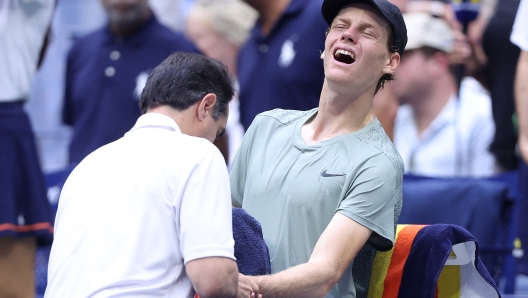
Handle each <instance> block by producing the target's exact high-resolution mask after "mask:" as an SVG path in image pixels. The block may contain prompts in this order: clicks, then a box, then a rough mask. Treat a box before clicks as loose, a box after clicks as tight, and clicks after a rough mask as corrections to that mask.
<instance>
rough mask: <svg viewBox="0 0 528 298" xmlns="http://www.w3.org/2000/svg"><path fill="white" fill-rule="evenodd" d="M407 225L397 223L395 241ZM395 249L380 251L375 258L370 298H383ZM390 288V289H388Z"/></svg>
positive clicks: (369, 292) (369, 291)
mask: <svg viewBox="0 0 528 298" xmlns="http://www.w3.org/2000/svg"><path fill="white" fill-rule="evenodd" d="M406 226H407V225H397V226H396V235H394V239H395V242H396V241H398V235H399V234H400V231H401V230H403V228H405V227H406ZM393 252H394V249H391V250H389V251H378V252H376V257H375V258H374V264H373V265H372V273H371V278H370V284H369V290H368V298H381V297H382V296H383V291H384V281H385V277H386V276H387V271H388V269H389V265H390V261H391V258H392V253H393ZM388 290H389V289H388Z"/></svg>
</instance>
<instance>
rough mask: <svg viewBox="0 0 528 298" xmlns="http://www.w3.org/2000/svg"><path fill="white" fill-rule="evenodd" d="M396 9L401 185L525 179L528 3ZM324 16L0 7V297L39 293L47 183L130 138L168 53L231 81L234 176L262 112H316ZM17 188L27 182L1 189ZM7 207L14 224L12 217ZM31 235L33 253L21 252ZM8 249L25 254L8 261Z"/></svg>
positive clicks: (395, 124)
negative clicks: (521, 14)
mask: <svg viewBox="0 0 528 298" xmlns="http://www.w3.org/2000/svg"><path fill="white" fill-rule="evenodd" d="M522 1H524V2H522ZM391 2H393V3H395V4H396V5H398V6H399V8H400V10H401V11H402V12H404V13H405V14H404V18H405V21H406V24H407V29H408V35H409V40H410V42H409V43H408V44H407V47H406V49H405V52H404V54H403V56H402V61H401V64H400V67H399V68H398V69H397V71H396V79H395V80H394V81H391V82H387V83H386V84H385V86H384V88H383V89H382V90H381V91H380V92H378V93H377V94H376V95H375V96H374V100H373V104H374V108H375V111H376V116H377V117H378V119H379V120H380V122H381V124H382V126H383V128H384V129H385V131H386V133H387V135H388V136H389V137H390V138H391V139H392V141H393V142H394V144H395V146H396V148H397V150H398V152H399V153H400V155H401V157H402V159H403V161H404V165H405V173H406V174H412V175H421V176H433V177H474V178H481V177H491V176H495V175H500V174H503V173H506V172H510V171H519V172H522V173H526V163H525V162H527V161H528V158H526V154H524V158H525V159H524V162H523V159H522V157H521V151H522V149H523V148H520V149H521V151H520V149H519V146H518V145H517V144H518V141H517V140H518V138H519V132H523V130H522V128H521V129H519V127H518V125H519V124H520V123H523V121H526V119H524V118H522V115H518V114H519V113H516V109H515V107H516V102H515V90H516V89H515V82H516V71H517V69H518V61H519V56H521V57H523V55H524V54H521V55H520V53H522V52H524V53H525V52H526V50H527V48H524V49H523V51H521V50H520V49H519V46H518V45H516V44H514V43H512V42H511V41H510V32H511V31H512V27H513V26H514V21H515V17H516V14H517V8H518V7H519V3H524V6H528V3H527V2H528V1H527V0H521V1H519V0H487V1H482V3H481V4H480V7H479V11H478V14H475V15H472V16H469V17H468V16H467V15H462V16H461V15H460V14H458V15H457V12H459V11H457V7H456V5H452V4H451V3H449V1H447V2H442V1H427V0H409V1H406V0H394V1H391ZM321 3H322V1H320V0H277V1H271V0H246V1H242V0H150V1H148V0H133V1H132V0H130V1H119V0H82V1H81V0H55V1H54V0H25V1H22V0H0V52H1V53H0V107H1V106H2V105H3V106H4V107H3V108H0V133H1V134H0V143H2V144H0V146H1V147H0V148H2V149H0V155H5V156H4V157H0V161H1V162H2V164H0V175H3V176H1V179H2V181H0V186H2V187H5V188H4V189H9V190H10V191H9V192H10V193H9V194H7V193H6V192H4V191H2V192H4V194H0V206H2V207H3V208H4V210H2V211H0V214H2V216H4V215H5V217H6V218H7V217H9V218H10V221H6V220H5V219H4V218H3V217H0V237H2V238H0V297H1V296H2V293H3V292H2V291H3V289H10V290H12V291H13V293H24V291H25V292H26V294H24V295H28V294H27V291H28V290H27V289H28V287H29V289H30V291H29V292H30V293H33V292H34V290H32V287H34V285H32V283H33V281H31V278H29V277H31V276H32V274H33V272H32V269H31V266H32V263H31V262H32V261H31V260H32V257H31V256H32V255H33V254H34V251H35V247H36V246H38V245H49V243H50V242H51V237H52V236H51V234H52V231H53V229H52V227H51V226H49V225H39V224H41V223H49V224H50V225H51V223H52V222H53V219H52V215H51V212H50V211H49V210H48V209H46V208H47V207H44V206H45V203H43V201H44V202H45V201H47V200H46V193H45V179H44V177H45V175H47V174H50V173H54V172H57V171H61V170H63V169H65V168H68V167H72V166H75V165H76V164H78V163H79V162H80V161H81V160H82V159H83V158H85V157H86V156H87V155H89V154H90V153H91V152H92V151H94V150H95V149H97V148H99V147H101V146H103V145H105V144H108V143H111V142H113V141H115V140H117V139H119V138H120V137H121V136H122V135H123V134H125V133H126V132H127V131H128V130H130V128H131V127H132V126H133V125H134V122H135V120H136V119H137V118H138V117H139V115H140V112H141V111H140V109H139V105H138V103H139V97H140V95H141V92H142V90H143V87H144V85H145V82H146V80H147V77H148V75H149V73H150V72H151V71H152V70H153V69H154V67H156V66H157V65H158V64H159V63H160V62H162V61H163V60H164V59H165V58H166V57H167V56H169V55H170V54H171V53H172V52H175V51H185V52H194V53H201V54H203V55H207V56H209V57H212V58H215V59H218V60H219V61H221V62H223V63H224V64H225V65H226V66H227V68H228V70H229V72H230V75H231V76H232V79H233V81H234V82H235V89H236V93H235V97H234V100H233V101H232V102H231V103H230V108H229V118H228V122H227V127H226V133H225V135H224V136H223V137H222V138H220V139H218V140H217V141H216V142H215V144H216V145H217V147H218V148H219V149H220V151H221V152H222V154H223V155H224V158H225V160H226V163H227V165H228V168H230V166H231V164H232V161H233V158H234V156H235V154H236V152H237V149H238V146H240V143H241V140H242V138H243V136H244V132H245V131H246V130H247V129H248V127H250V125H251V123H252V121H253V119H254V117H255V116H256V115H257V114H259V113H262V112H265V111H268V110H272V109H274V108H282V109H294V110H309V109H312V108H315V107H317V105H318V101H319V96H320V90H321V86H322V83H323V80H324V70H323V60H321V56H322V54H321V52H322V51H323V50H324V40H325V36H326V35H325V34H326V33H325V32H326V31H327V27H328V25H327V24H326V23H325V21H324V20H323V18H322V17H321ZM457 17H458V18H457ZM519 30H520V29H519ZM522 30H526V28H524V29H522ZM411 36H412V37H413V38H411ZM411 40H412V41H413V42H414V43H412V42H411ZM519 65H520V64H519ZM519 69H522V68H520V67H519ZM524 69H526V66H525V68H524ZM517 80H518V83H517V84H518V85H523V84H524V83H523V82H522V80H523V78H521V79H519V77H517ZM524 81H526V77H524ZM524 85H526V84H524ZM517 88H520V87H517ZM519 94H520V92H519ZM518 96H519V95H518ZM524 101H525V102H526V101H528V98H525V99H524ZM6 103H9V106H7V105H6ZM22 107H23V108H24V110H22V109H21V108H22ZM517 107H526V104H525V103H524V105H521V104H519V103H518V105H517ZM26 112H27V114H28V116H29V118H27V116H25V113H26ZM518 112H519V111H518ZM14 114H16V115H17V116H16V117H15V116H13V115H14ZM17 117H18V118H17ZM24 117H26V118H24ZM524 117H526V116H524ZM27 119H29V120H30V122H28V120H27ZM15 121H16V124H13V123H14V122H15ZM24 121H25V122H24ZM21 122H23V123H22V124H20V123H21ZM26 122H27V123H26ZM13 125H15V126H13ZM8 127H16V128H17V129H18V128H20V129H19V130H18V131H17V132H16V133H17V134H18V133H19V134H21V135H23V138H22V137H21V138H20V140H22V139H23V141H18V139H16V140H17V141H14V140H15V139H14V138H13V137H11V136H8V134H7V132H6V131H8V129H7V128H8ZM524 129H525V130H526V128H524ZM31 130H32V131H33V132H34V136H33V134H32V133H33V132H31ZM9 133H11V132H10V131H9ZM7 142H21V144H22V145H20V144H18V143H17V144H16V145H13V147H9V146H6V145H4V144H7ZM7 152H9V154H8V153H7ZM16 152H18V153H16ZM35 153H38V156H37V155H35ZM7 164H9V167H7V166H6V165H7ZM2 168H3V169H2ZM13 169H18V170H16V171H15V170H13ZM523 171H524V172H523ZM40 173H42V176H41V177H34V176H38V175H40ZM9 175H14V176H15V177H14V178H10V180H8V179H7V178H6V179H4V177H7V176H9ZM524 175H525V176H520V177H522V178H521V179H524V178H526V177H527V176H526V174H524ZM24 183H28V184H29V185H24ZM519 183H520V184H523V183H528V181H522V180H521V181H520V182H519ZM12 184H13V185H14V184H16V187H18V188H17V189H15V187H14V186H11V185H12ZM19 184H22V185H19ZM11 189H12V191H11ZM18 189H25V191H24V193H23V194H19V193H17V191H18ZM11 192H12V193H11ZM18 197H31V198H32V199H31V200H29V199H24V200H25V201H24V205H30V207H27V208H26V209H23V210H22V209H20V208H19V207H13V206H16V205H17V204H16V203H15V202H11V203H5V202H7V201H11V200H15V198H18ZM2 201H3V202H2ZM526 201H528V196H525V197H524V198H523V200H522V201H521V202H519V208H518V210H526V208H525V207H524V205H526V204H528V203H527V202H526ZM38 208H41V209H42V208H43V210H37V211H35V209H38ZM523 208H524V209H523ZM8 209H9V210H11V209H13V210H17V211H13V212H12V213H13V214H9V215H7V214H8V212H7V210H8ZM20 210H22V211H20ZM519 212H521V211H519ZM41 213H44V214H43V215H42V214H41ZM46 213H48V214H46ZM519 220H522V219H521V218H520V217H519ZM523 223H524V222H522V221H520V222H519V223H518V224H517V226H518V227H521V228H519V231H521V232H522V233H521V234H520V235H519V236H520V237H521V240H526V243H528V238H526V237H527V236H528V235H526V234H528V233H527V231H524V230H523V229H522V227H526V226H528V225H526V224H523ZM23 233H26V234H27V235H29V236H30V239H34V240H31V241H30V242H27V241H26V240H24V241H25V242H22V243H18V242H17V241H14V242H13V241H12V239H16V238H12V237H16V236H18V234H23ZM35 239H36V240H35ZM7 247H9V249H7ZM6 250H9V251H11V252H21V253H20V254H19V253H10V254H3V255H2V254H1V253H2V252H5V251H6ZM8 258H12V260H13V261H9V260H6V259H8ZM28 260H29V261H28ZM526 263H528V262H527V261H526V257H525V258H524V259H522V260H521V262H519V266H518V272H519V273H520V274H524V275H528V269H527V268H528V266H527V265H526ZM2 264H7V265H6V266H4V265H2ZM19 264H23V265H22V266H20V265H19ZM13 268H17V269H16V270H15V269H13ZM21 268H22V269H21ZM24 268H25V269H24ZM14 271H17V272H19V273H17V274H13V273H12V272H14ZM6 272H7V273H6ZM6 276H9V277H8V278H6ZM17 278H20V279H24V278H25V280H27V281H28V284H24V283H22V282H20V279H18V280H17ZM7 285H10V286H9V287H8V286H7ZM13 285H14V286H13ZM17 285H18V286H17ZM6 293H9V292H6ZM24 297H26V296H24ZM27 297H30V296H27Z"/></svg>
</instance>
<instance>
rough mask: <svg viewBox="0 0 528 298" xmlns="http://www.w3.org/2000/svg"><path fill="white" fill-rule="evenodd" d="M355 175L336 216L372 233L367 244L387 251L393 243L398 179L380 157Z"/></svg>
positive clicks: (388, 163) (399, 196)
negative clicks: (338, 215)
mask: <svg viewBox="0 0 528 298" xmlns="http://www.w3.org/2000/svg"><path fill="white" fill-rule="evenodd" d="M357 173H358V174H357V175H356V177H355V178H354V179H353V184H352V185H351V186H350V188H349V191H348V193H347V196H346V197H345V198H344V200H343V201H342V202H341V203H340V205H339V207H338V209H337V212H339V213H341V214H343V215H345V216H347V217H349V218H351V219H352V220H354V221H356V222H358V223H359V224H361V225H363V226H365V227H367V228H369V229H370V230H372V235H371V237H370V238H369V240H368V241H367V242H368V243H369V244H371V245H372V246H373V247H374V248H375V249H378V250H381V251H386V250H389V249H391V248H392V246H393V242H394V225H395V205H396V203H397V201H398V199H400V198H401V179H402V177H401V175H398V174H397V173H396V171H395V169H394V166H393V165H392V163H391V161H390V160H389V159H388V158H387V157H386V156H385V155H383V154H378V155H376V156H374V157H372V158H370V159H369V160H367V161H366V162H365V163H364V165H363V166H362V169H361V170H360V171H358V172H357ZM398 179H400V183H398Z"/></svg>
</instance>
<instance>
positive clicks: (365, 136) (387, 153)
mask: <svg viewBox="0 0 528 298" xmlns="http://www.w3.org/2000/svg"><path fill="white" fill-rule="evenodd" d="M374 121H376V122H374V123H372V124H371V125H369V127H368V128H367V129H365V130H364V131H362V132H360V133H358V134H356V135H355V136H356V138H357V139H358V140H359V141H361V142H363V143H365V144H367V145H369V146H370V147H371V148H372V150H370V151H369V154H372V153H373V152H376V151H377V152H378V153H380V154H378V155H379V156H380V158H381V159H385V160H387V161H388V164H390V165H391V166H392V167H393V168H394V170H395V172H396V173H397V174H398V175H403V160H402V158H401V156H400V154H399V153H398V151H397V150H396V147H395V146H394V144H393V143H392V141H391V140H390V138H389V137H388V136H387V134H386V133H385V130H384V129H383V127H382V126H381V124H380V123H379V121H378V120H374Z"/></svg>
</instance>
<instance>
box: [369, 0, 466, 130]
mask: <svg viewBox="0 0 528 298" xmlns="http://www.w3.org/2000/svg"><path fill="white" fill-rule="evenodd" d="M390 2H392V3H393V4H395V5H396V6H398V8H399V9H400V11H402V13H406V12H422V13H429V14H431V15H434V16H436V17H439V18H442V19H444V20H446V21H447V22H448V23H449V25H451V27H452V29H453V30H454V44H453V50H452V51H451V53H450V60H451V63H454V64H457V63H458V64H460V63H466V60H467V58H468V57H469V56H470V54H471V51H470V48H469V45H468V43H467V41H466V38H465V35H464V34H463V33H462V31H461V30H460V28H461V25H460V23H459V22H458V21H457V19H456V17H455V13H454V11H453V8H452V6H451V4H450V3H449V1H431V0H390ZM391 86H392V84H390V83H389V84H386V85H385V87H384V89H383V90H380V91H379V92H378V93H376V96H374V101H373V106H374V112H375V114H376V117H378V119H379V120H380V122H381V125H382V126H383V128H384V129H385V132H386V133H387V135H388V136H389V137H390V138H391V140H394V120H395V118H396V113H397V110H398V99H397V98H396V96H395V95H394V92H393V91H392V90H391Z"/></svg>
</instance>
